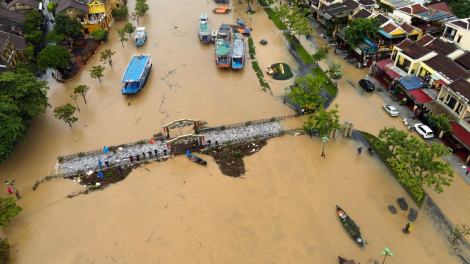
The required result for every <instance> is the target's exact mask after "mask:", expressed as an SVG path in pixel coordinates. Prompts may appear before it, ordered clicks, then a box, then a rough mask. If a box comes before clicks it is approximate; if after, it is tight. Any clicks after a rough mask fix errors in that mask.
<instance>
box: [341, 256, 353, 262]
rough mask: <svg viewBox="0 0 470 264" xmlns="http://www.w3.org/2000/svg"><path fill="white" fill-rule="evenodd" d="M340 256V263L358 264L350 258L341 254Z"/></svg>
mask: <svg viewBox="0 0 470 264" xmlns="http://www.w3.org/2000/svg"><path fill="white" fill-rule="evenodd" d="M338 258H339V263H340V264H356V262H354V260H352V259H350V260H347V259H345V258H343V257H341V256H338Z"/></svg>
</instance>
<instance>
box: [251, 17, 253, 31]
mask: <svg viewBox="0 0 470 264" xmlns="http://www.w3.org/2000/svg"><path fill="white" fill-rule="evenodd" d="M252 19H253V17H251V16H250V30H252V29H251V20H252Z"/></svg>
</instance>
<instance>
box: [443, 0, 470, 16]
mask: <svg viewBox="0 0 470 264" xmlns="http://www.w3.org/2000/svg"><path fill="white" fill-rule="evenodd" d="M444 2H446V3H448V4H449V6H450V9H451V10H452V12H453V13H454V14H455V15H456V16H458V17H459V18H467V17H469V16H470V5H469V4H468V1H467V0H444Z"/></svg>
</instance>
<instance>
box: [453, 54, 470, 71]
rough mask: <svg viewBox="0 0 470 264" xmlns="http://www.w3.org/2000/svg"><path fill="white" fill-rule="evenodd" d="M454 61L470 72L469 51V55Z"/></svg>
mask: <svg viewBox="0 0 470 264" xmlns="http://www.w3.org/2000/svg"><path fill="white" fill-rule="evenodd" d="M454 61H455V62H456V63H458V64H459V65H460V66H462V67H463V68H465V69H466V70H467V71H470V52H468V51H467V53H465V54H463V55H462V56H460V57H458V58H456V59H455V60H454Z"/></svg>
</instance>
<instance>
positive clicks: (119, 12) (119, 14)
mask: <svg viewBox="0 0 470 264" xmlns="http://www.w3.org/2000/svg"><path fill="white" fill-rule="evenodd" d="M113 15H114V17H115V18H117V19H121V18H125V17H127V15H129V9H128V8H127V6H125V5H124V6H121V7H120V8H117V9H113Z"/></svg>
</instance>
